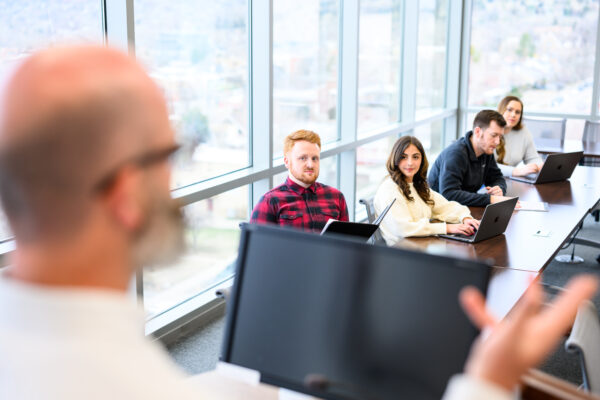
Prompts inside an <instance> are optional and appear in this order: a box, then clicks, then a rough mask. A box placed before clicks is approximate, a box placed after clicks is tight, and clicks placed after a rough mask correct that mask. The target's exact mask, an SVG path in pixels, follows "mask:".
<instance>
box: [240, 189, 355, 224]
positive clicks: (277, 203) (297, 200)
mask: <svg viewBox="0 0 600 400" xmlns="http://www.w3.org/2000/svg"><path fill="white" fill-rule="evenodd" d="M330 218H333V219H337V220H338V221H348V207H347V206H346V200H345V199H344V195H343V194H342V192H340V191H339V190H337V189H336V188H333V187H331V186H327V185H323V184H322V183H318V182H315V183H313V184H312V185H310V186H309V187H308V188H306V189H305V188H303V187H302V186H300V185H298V184H297V183H295V182H294V181H292V180H291V179H290V178H289V177H288V178H287V179H286V181H285V183H283V184H281V185H279V186H277V187H276V188H273V189H271V190H269V191H268V192H267V193H265V195H264V196H263V197H262V198H261V199H260V201H259V202H258V204H257V205H256V207H254V210H252V217H251V218H250V222H251V223H257V224H276V225H281V226H292V227H294V228H299V229H303V230H306V231H313V232H321V230H322V229H323V227H324V226H325V224H326V223H327V221H328V220H329V219H330Z"/></svg>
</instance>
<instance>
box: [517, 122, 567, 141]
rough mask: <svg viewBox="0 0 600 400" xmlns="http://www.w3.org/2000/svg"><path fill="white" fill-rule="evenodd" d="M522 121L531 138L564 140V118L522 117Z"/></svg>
mask: <svg viewBox="0 0 600 400" xmlns="http://www.w3.org/2000/svg"><path fill="white" fill-rule="evenodd" d="M523 123H524V124H525V126H526V127H527V129H529V131H530V132H531V136H533V140H534V141H535V140H536V139H556V140H560V141H561V142H562V141H564V140H565V128H566V125H567V120H566V119H565V118H533V117H523Z"/></svg>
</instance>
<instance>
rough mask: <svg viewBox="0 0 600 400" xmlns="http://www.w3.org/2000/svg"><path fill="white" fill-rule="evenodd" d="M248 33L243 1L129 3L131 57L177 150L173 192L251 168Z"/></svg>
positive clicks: (138, 0)
mask: <svg viewBox="0 0 600 400" xmlns="http://www.w3.org/2000/svg"><path fill="white" fill-rule="evenodd" d="M247 29H248V3H247V1H246V0H227V1H217V2H215V1H209V0H203V1H192V0H184V1H177V2H165V1H160V0H136V1H135V30H136V34H135V40H136V55H137V57H138V58H139V59H140V60H141V61H142V62H143V63H145V64H146V65H147V67H148V68H149V72H150V74H151V76H152V77H153V78H154V79H155V80H156V81H157V82H158V83H159V84H160V85H161V86H162V87H163V88H164V90H165V93H166V97H167V101H168V104H169V111H170V118H171V121H172V124H173V126H174V127H175V128H176V131H177V137H178V140H179V142H180V143H181V144H182V145H183V148H182V150H181V152H180V153H179V154H178V156H177V159H176V160H175V173H174V174H173V175H174V182H173V186H174V187H181V186H185V185H189V184H191V183H195V182H198V181H201V180H205V179H208V178H211V177H215V176H218V175H222V174H224V173H227V172H231V171H235V170H238V169H241V168H245V167H247V166H249V164H250V157H249V136H248V114H249V111H248V110H249V107H248V71H249V70H248V33H247Z"/></svg>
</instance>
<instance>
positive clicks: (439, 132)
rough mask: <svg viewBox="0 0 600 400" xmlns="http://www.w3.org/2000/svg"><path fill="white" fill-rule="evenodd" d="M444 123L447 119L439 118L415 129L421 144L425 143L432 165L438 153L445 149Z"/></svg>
mask: <svg viewBox="0 0 600 400" xmlns="http://www.w3.org/2000/svg"><path fill="white" fill-rule="evenodd" d="M444 125H445V120H439V121H435V122H432V123H430V124H425V125H420V126H417V127H416V128H415V130H414V133H413V136H416V137H417V138H418V139H419V140H420V141H421V144H423V148H424V149H425V154H426V155H427V160H428V161H429V165H430V166H431V165H432V160H434V159H435V158H437V156H438V154H440V153H441V152H442V150H443V148H442V146H443V144H444ZM462 135H463V133H459V137H460V136H462Z"/></svg>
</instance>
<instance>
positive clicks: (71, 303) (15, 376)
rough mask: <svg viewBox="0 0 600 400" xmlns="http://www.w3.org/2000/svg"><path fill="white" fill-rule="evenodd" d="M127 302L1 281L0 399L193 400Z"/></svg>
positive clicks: (107, 294) (121, 297) (110, 295)
mask: <svg viewBox="0 0 600 400" xmlns="http://www.w3.org/2000/svg"><path fill="white" fill-rule="evenodd" d="M191 385H192V383H191V382H189V381H188V380H187V379H186V375H185V374H184V373H183V372H181V371H179V370H178V369H177V367H176V366H175V365H174V363H173V362H172V361H171V360H170V358H169V356H168V355H167V353H166V352H165V351H164V350H163V349H161V348H160V347H159V345H158V344H157V343H155V342H151V341H150V340H148V339H146V338H145V337H144V315H143V312H142V311H141V310H140V309H139V308H138V307H136V305H135V304H134V303H133V302H132V300H131V298H129V297H127V296H126V295H125V294H122V293H118V292H111V291H108V290H106V291H101V290H83V289H53V288H47V287H42V286H35V285H30V284H24V283H19V282H15V281H11V280H10V279H8V278H2V277H1V274H0V399H2V400H4V399H11V400H12V399H19V400H38V399H40V400H41V399H44V400H54V399H56V400H58V399H60V400H69V399H78V400H80V399H98V400H100V399H102V400H106V399H111V400H112V399H127V400H131V399H140V400H142V399H143V400H148V399H157V400H158V399H161V400H164V399H196V400H197V399H199V398H200V396H199V391H196V390H195V389H194V388H193V387H192V386H191Z"/></svg>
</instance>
